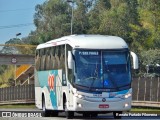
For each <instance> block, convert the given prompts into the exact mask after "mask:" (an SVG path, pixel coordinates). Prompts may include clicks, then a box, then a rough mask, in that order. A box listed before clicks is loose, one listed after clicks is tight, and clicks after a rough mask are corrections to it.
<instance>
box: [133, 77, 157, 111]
mask: <svg viewBox="0 0 160 120" xmlns="http://www.w3.org/2000/svg"><path fill="white" fill-rule="evenodd" d="M132 88H133V92H132V99H133V102H132V105H133V106H146V107H159V108H160V78H159V77H150V78H149V77H139V78H134V79H133V81H132Z"/></svg>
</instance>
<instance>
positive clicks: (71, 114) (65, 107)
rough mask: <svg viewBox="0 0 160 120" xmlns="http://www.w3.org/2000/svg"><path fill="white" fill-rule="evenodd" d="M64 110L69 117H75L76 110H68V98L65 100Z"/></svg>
mask: <svg viewBox="0 0 160 120" xmlns="http://www.w3.org/2000/svg"><path fill="white" fill-rule="evenodd" d="M64 111H65V115H66V118H67V119H71V118H73V117H74V112H73V111H68V110H67V100H65V102H64Z"/></svg>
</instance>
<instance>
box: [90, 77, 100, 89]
mask: <svg viewBox="0 0 160 120" xmlns="http://www.w3.org/2000/svg"><path fill="white" fill-rule="evenodd" d="M90 78H92V79H93V81H92V83H91V85H90V86H89V91H90V90H91V88H92V86H93V84H94V82H95V80H98V78H97V77H90Z"/></svg>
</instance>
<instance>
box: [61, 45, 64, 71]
mask: <svg viewBox="0 0 160 120" xmlns="http://www.w3.org/2000/svg"><path fill="white" fill-rule="evenodd" d="M64 53H65V45H63V46H61V48H60V69H62V70H63V71H64V70H65V58H64Z"/></svg>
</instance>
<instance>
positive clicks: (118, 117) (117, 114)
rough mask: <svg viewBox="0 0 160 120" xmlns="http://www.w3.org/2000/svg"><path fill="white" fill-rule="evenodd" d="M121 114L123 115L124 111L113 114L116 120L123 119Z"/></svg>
mask: <svg viewBox="0 0 160 120" xmlns="http://www.w3.org/2000/svg"><path fill="white" fill-rule="evenodd" d="M119 114H122V111H115V112H113V116H114V119H121V116H120V115H119Z"/></svg>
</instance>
